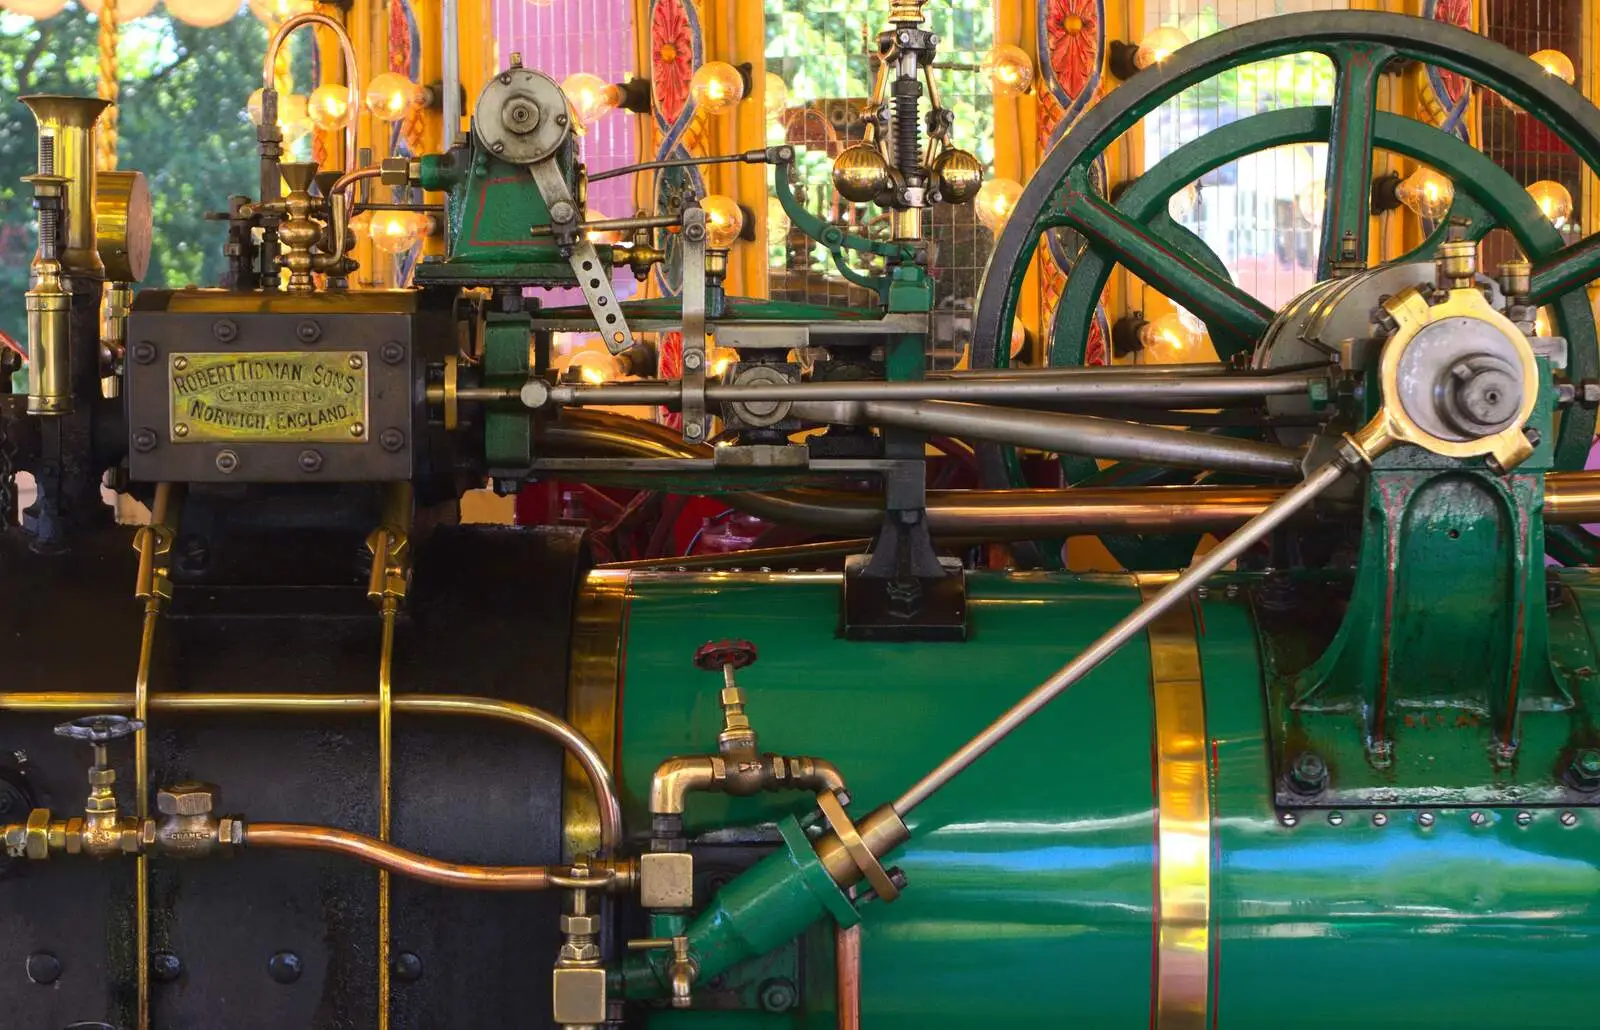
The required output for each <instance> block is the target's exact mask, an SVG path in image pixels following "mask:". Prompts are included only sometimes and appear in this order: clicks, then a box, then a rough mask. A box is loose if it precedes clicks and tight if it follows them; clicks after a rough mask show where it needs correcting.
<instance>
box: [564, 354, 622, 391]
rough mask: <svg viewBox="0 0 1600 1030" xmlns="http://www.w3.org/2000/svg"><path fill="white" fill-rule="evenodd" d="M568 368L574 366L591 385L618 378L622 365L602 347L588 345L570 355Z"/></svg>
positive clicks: (620, 374)
mask: <svg viewBox="0 0 1600 1030" xmlns="http://www.w3.org/2000/svg"><path fill="white" fill-rule="evenodd" d="M567 367H568V368H575V369H577V370H578V374H579V375H580V376H582V377H583V381H584V382H586V383H588V384H589V385H591V386H599V385H600V384H601V383H605V382H610V381H611V380H613V379H620V378H621V376H622V366H620V365H619V364H617V359H616V358H614V357H612V356H611V352H610V351H607V350H605V349H603V348H598V347H593V346H588V347H585V348H584V349H583V350H580V351H578V352H577V353H576V354H574V355H572V358H571V360H569V361H568V362H567Z"/></svg>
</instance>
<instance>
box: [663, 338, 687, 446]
mask: <svg viewBox="0 0 1600 1030" xmlns="http://www.w3.org/2000/svg"><path fill="white" fill-rule="evenodd" d="M658 348H659V350H658V353H659V355H660V356H659V357H658V358H657V361H658V365H657V375H659V376H661V378H663V379H682V378H683V334H682V333H678V332H673V333H662V334H661V339H660V340H659V341H658ZM661 424H662V425H664V426H667V427H669V428H672V429H682V428H683V415H682V414H680V413H679V412H676V411H668V410H667V409H666V408H662V409H661Z"/></svg>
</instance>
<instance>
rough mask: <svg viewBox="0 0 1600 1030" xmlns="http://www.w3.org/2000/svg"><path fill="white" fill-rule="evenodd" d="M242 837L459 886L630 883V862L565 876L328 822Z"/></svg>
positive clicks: (261, 826)
mask: <svg viewBox="0 0 1600 1030" xmlns="http://www.w3.org/2000/svg"><path fill="white" fill-rule="evenodd" d="M242 843H243V844H244V846H245V847H250V848H287V849H292V850H300V851H323V852H331V853H333V854H338V855H347V856H349V857H351V858H355V859H359V860H360V861H362V862H366V863H368V864H369V865H375V866H377V867H378V868H379V869H384V870H387V871H389V872H391V873H395V874H397V875H400V876H405V877H409V878H410V879H413V880H420V881H422V882H423V883H432V884H437V885H439V886H441V887H463V888H466V889H468V890H487V891H542V890H548V889H550V888H551V887H585V888H603V889H606V890H613V891H623V890H628V889H630V888H631V887H632V886H633V883H634V879H635V876H634V872H633V865H632V863H631V862H626V861H623V862H617V863H611V864H608V863H604V862H593V861H591V862H590V863H589V867H590V868H591V869H594V870H596V871H597V872H598V873H599V874H600V875H598V876H592V877H587V878H581V879H580V878H576V877H572V876H568V875H566V874H564V873H563V872H561V871H560V869H559V868H555V867H551V866H542V865H525V866H493V865H464V864H461V863H457V862H442V861H440V860H439V859H435V858H428V857H426V856H424V855H419V854H417V853H416V852H413V851H407V850H406V849H405V848H400V847H396V846H395V845H393V844H388V843H385V842H384V841H381V840H377V839H375V838H372V837H368V836H366V835H365V834H360V833H352V832H351V831H349V830H339V829H335V828H333V827H331V826H304V825H300V824H298V823H247V824H245V827H244V833H243V840H242Z"/></svg>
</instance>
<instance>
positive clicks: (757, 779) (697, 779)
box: [650, 750, 845, 815]
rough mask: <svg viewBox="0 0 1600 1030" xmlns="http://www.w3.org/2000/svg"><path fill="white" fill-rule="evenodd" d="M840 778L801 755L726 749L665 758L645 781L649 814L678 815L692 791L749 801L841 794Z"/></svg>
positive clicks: (822, 761)
mask: <svg viewBox="0 0 1600 1030" xmlns="http://www.w3.org/2000/svg"><path fill="white" fill-rule="evenodd" d="M844 789H845V783H844V775H843V774H842V773H840V772H839V770H838V768H837V767H836V766H834V764H833V763H832V762H829V761H826V760H825V759H821V758H809V757H805V756H790V755H775V754H765V755H763V754H759V753H757V752H755V751H753V750H752V751H728V752H726V753H725V755H723V756H716V755H686V756H680V757H678V758H669V759H667V760H666V761H664V762H662V763H661V764H660V765H658V766H657V767H656V771H655V774H654V775H653V776H651V777H650V814H651V815H682V814H683V807H684V800H685V799H686V798H687V797H688V795H690V794H692V793H696V792H715V793H719V794H730V795H732V796H734V797H749V796H751V795H753V794H760V793H762V792H763V791H780V790H803V791H809V792H811V793H817V792H819V791H824V790H826V791H832V792H834V793H839V792H842V791H844Z"/></svg>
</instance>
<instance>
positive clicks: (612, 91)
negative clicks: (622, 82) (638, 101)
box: [561, 72, 622, 125]
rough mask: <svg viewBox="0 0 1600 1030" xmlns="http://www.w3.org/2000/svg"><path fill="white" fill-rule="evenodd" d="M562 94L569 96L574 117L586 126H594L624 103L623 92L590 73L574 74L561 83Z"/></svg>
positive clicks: (568, 99)
mask: <svg viewBox="0 0 1600 1030" xmlns="http://www.w3.org/2000/svg"><path fill="white" fill-rule="evenodd" d="M561 92H563V93H565V94H566V95H567V103H568V104H569V105H571V107H572V114H573V117H575V118H577V119H578V121H579V122H581V123H582V124H584V125H593V124H594V123H595V122H597V121H599V120H600V119H601V118H602V117H604V116H605V115H607V114H610V113H611V112H612V111H615V110H616V109H617V105H618V104H619V103H621V102H622V91H621V90H619V89H617V87H616V86H614V85H612V84H611V83H609V82H607V81H606V80H605V79H602V78H601V77H600V76H598V75H590V74H589V73H588V72H573V73H572V74H571V75H568V76H567V77H566V78H565V79H563V80H562V82H561Z"/></svg>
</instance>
